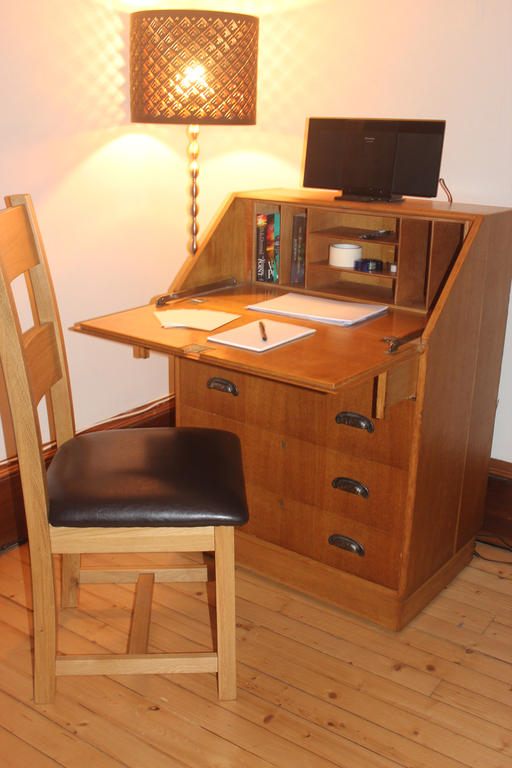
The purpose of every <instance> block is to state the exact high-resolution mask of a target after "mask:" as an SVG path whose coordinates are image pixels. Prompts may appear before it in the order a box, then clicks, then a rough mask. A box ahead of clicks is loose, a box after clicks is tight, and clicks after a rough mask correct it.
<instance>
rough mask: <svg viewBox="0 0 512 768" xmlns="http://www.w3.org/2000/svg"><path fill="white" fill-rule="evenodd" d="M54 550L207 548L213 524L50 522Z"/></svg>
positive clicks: (211, 542) (209, 548)
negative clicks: (83, 525) (119, 525)
mask: <svg viewBox="0 0 512 768" xmlns="http://www.w3.org/2000/svg"><path fill="white" fill-rule="evenodd" d="M49 527H50V540H51V542H52V552H54V554H63V553H73V552H75V553H78V552H80V553H83V554H87V553H94V552H96V553H101V552H104V553H106V554H108V553H116V552H208V551H213V550H214V549H215V529H214V527H213V526H204V527H201V528H160V527H158V528H153V527H148V528H135V527H134V528H68V527H67V526H59V527H57V526H53V525H50V526H49Z"/></svg>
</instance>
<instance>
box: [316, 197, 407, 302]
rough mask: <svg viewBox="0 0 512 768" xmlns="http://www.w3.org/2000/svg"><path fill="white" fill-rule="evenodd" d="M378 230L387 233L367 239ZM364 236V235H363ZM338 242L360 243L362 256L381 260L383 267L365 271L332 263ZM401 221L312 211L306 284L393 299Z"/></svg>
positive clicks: (358, 295)
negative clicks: (331, 247)
mask: <svg viewBox="0 0 512 768" xmlns="http://www.w3.org/2000/svg"><path fill="white" fill-rule="evenodd" d="M379 230H385V232H386V234H383V235H380V236H378V237H375V238H373V237H372V238H370V239H366V238H365V237H364V235H371V234H372V233H374V232H378V231H379ZM362 236H363V237H362ZM335 243H353V244H356V245H359V246H361V258H362V259H368V260H372V261H377V262H381V264H382V270H379V271H371V272H362V271H358V270H356V269H353V268H344V267H342V268H340V267H333V266H331V265H330V264H329V247H330V246H331V245H333V244H335ZM397 244H398V221H397V219H396V218H395V217H387V216H366V215H364V216H363V215H361V214H354V213H340V212H337V211H332V210H322V209H320V210H314V211H313V210H312V211H310V221H309V227H308V242H307V267H306V288H308V289H309V290H312V291H315V292H318V293H326V294H329V295H335V296H344V297H348V298H354V299H362V300H365V301H377V302H385V303H394V297H395V283H396V278H397V273H396V271H394V269H393V268H392V267H391V265H394V268H395V269H396V263H397Z"/></svg>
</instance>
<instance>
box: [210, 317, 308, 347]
mask: <svg viewBox="0 0 512 768" xmlns="http://www.w3.org/2000/svg"><path fill="white" fill-rule="evenodd" d="M313 333H315V329H314V328H306V326H304V325H291V324H290V323H280V322H278V321H277V320H265V335H266V337H267V340H266V341H264V340H263V338H262V335H261V330H260V322H259V321H257V320H256V321H255V322H254V323H247V324H246V325H240V326H238V327H237V328H230V329H229V330H228V331H222V332H221V333H216V334H215V335H214V336H208V341H215V342H217V343H219V344H227V345H228V346H230V347H239V348H240V349H248V350H250V351H251V352H266V351H267V350H269V349H275V348H276V347H280V346H282V345H283V344H288V343H289V342H291V341H297V340H298V339H302V338H304V337H305V336H311V334H313Z"/></svg>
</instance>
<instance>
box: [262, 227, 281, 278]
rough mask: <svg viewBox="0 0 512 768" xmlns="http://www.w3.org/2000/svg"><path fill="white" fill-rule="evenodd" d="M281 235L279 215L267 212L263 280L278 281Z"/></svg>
mask: <svg viewBox="0 0 512 768" xmlns="http://www.w3.org/2000/svg"><path fill="white" fill-rule="evenodd" d="M280 236H281V217H280V215H279V214H278V213H269V214H267V233H266V246H267V248H266V263H265V281H266V282H267V283H277V282H278V281H279V245H280V239H281V238H280Z"/></svg>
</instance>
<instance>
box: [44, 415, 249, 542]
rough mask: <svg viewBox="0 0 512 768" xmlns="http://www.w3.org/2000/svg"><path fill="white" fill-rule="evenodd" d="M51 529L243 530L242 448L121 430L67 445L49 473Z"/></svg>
mask: <svg viewBox="0 0 512 768" xmlns="http://www.w3.org/2000/svg"><path fill="white" fill-rule="evenodd" d="M48 491H49V497H50V506H49V520H50V523H51V524H52V525H55V526H62V525H65V526H76V527H96V526H100V527H108V526H191V527H192V526H200V525H243V524H244V523H246V522H247V520H248V513H247V503H246V497H245V487H244V479H243V471H242V460H241V450H240V442H239V440H238V437H237V436H236V435H234V434H232V433H230V432H224V431H221V430H216V429H202V428H201V429H199V428H197V429H196V428H193V427H190V428H189V427H179V428H176V429H165V428H155V429H119V430H106V431H101V432H91V433H88V434H84V435H78V436H76V437H74V438H73V439H72V440H69V441H68V442H67V443H65V444H64V445H63V446H61V447H60V448H59V450H58V451H57V453H56V455H55V457H54V459H53V461H52V463H51V464H50V467H49V468H48Z"/></svg>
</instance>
